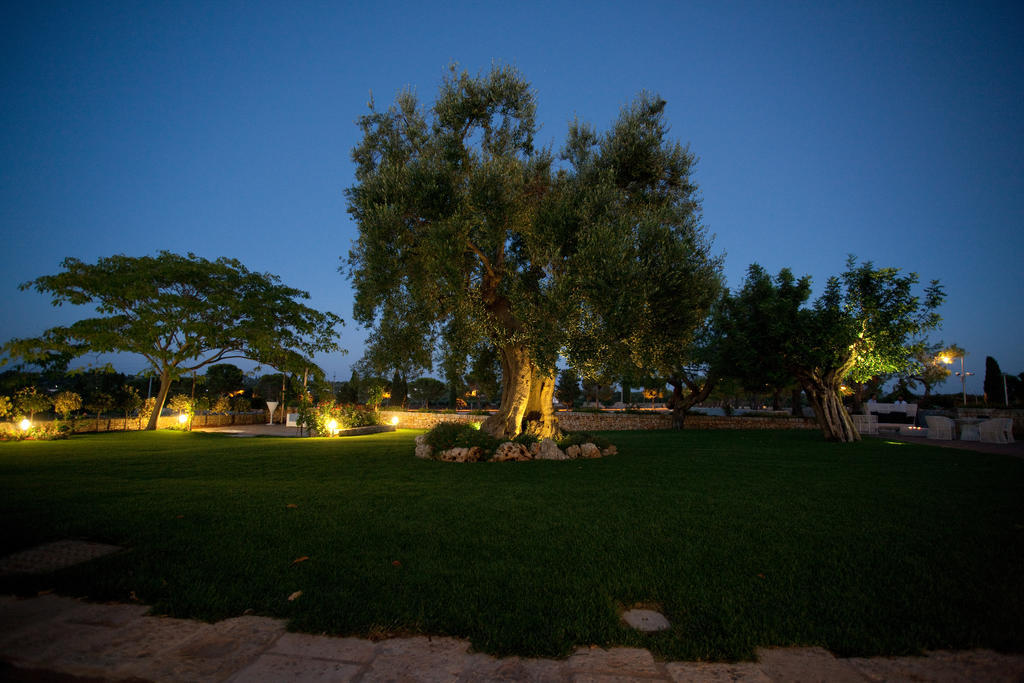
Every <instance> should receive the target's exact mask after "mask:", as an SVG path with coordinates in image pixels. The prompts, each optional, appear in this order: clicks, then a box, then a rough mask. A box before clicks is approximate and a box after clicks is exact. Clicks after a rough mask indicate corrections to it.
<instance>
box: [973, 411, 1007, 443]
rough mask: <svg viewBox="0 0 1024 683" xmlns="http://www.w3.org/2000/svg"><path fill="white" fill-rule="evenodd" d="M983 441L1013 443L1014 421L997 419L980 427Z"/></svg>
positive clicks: (983, 423) (988, 421)
mask: <svg viewBox="0 0 1024 683" xmlns="http://www.w3.org/2000/svg"><path fill="white" fill-rule="evenodd" d="M978 431H979V433H980V437H981V440H982V441H984V442H985V443H1013V420H1012V419H1010V418H1006V417H997V418H994V419H992V420H986V421H985V422H982V423H981V424H979V425H978Z"/></svg>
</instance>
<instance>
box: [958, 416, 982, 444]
mask: <svg viewBox="0 0 1024 683" xmlns="http://www.w3.org/2000/svg"><path fill="white" fill-rule="evenodd" d="M955 421H956V424H957V426H958V427H959V428H960V440H961V441H981V433H980V432H979V431H978V425H980V424H981V423H982V422H984V421H985V420H984V419H983V418H980V417H958V418H957V419H956V420H955ZM954 438H955V437H954Z"/></svg>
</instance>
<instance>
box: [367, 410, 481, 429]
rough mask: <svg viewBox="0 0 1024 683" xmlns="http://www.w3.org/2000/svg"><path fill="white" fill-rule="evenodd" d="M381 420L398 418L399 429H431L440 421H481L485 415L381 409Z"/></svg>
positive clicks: (387, 420) (388, 422)
mask: <svg viewBox="0 0 1024 683" xmlns="http://www.w3.org/2000/svg"><path fill="white" fill-rule="evenodd" d="M380 414H381V422H383V423H385V424H391V418H393V417H397V418H398V427H399V428H401V429H433V428H434V427H436V426H437V425H439V424H441V423H442V422H462V423H465V424H469V423H472V422H483V421H484V420H486V419H487V416H486V415H471V414H470V413H419V412H416V411H409V412H406V411H404V410H382V411H381V413H380Z"/></svg>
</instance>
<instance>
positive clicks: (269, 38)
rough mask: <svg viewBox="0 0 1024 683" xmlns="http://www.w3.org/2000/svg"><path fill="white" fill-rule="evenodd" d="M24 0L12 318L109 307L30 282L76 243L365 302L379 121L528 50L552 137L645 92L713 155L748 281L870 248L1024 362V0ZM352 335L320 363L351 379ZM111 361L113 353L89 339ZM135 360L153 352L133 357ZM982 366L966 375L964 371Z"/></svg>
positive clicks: (712, 185)
mask: <svg viewBox="0 0 1024 683" xmlns="http://www.w3.org/2000/svg"><path fill="white" fill-rule="evenodd" d="M436 5H437V6H436V7H431V6H429V5H428V4H427V3H412V2H410V3H387V2H374V3H365V4H355V3H343V2H338V3H312V2H309V3H307V2H280V3H270V2H227V1H224V2H209V3H192V2H175V3H170V2H168V3H161V2H104V3H99V2H81V1H76V2H69V3H63V2H23V3H5V4H4V6H3V9H0V236H2V238H3V248H2V251H0V254H2V256H0V259H2V261H0V293H2V296H0V321H2V323H3V328H2V331H0V337H2V339H3V340H6V339H8V338H10V337H24V336H35V335H37V334H39V333H41V332H42V331H43V330H44V329H45V328H46V327H49V326H52V325H56V324H66V323H69V322H71V321H73V320H75V319H78V318H80V317H84V316H85V315H87V314H88V311H85V310H79V309H76V308H74V307H70V308H69V307H65V308H61V309H54V308H52V307H50V306H49V302H48V301H47V300H46V299H45V298H44V297H42V296H40V295H37V294H35V293H31V292H19V291H18V289H17V286H18V284H19V283H22V282H24V281H26V280H29V279H31V278H34V277H37V276H39V275H44V274H50V273H56V272H57V271H58V266H59V263H60V261H61V259H63V258H64V257H66V256H75V257H78V258H80V259H83V260H86V261H94V260H95V259H97V258H99V257H101V256H107V255H111V254H114V253H124V254H129V255H142V254H153V253H155V252H157V251H159V250H161V249H167V250H172V251H179V252H188V251H192V252H195V253H197V254H199V255H201V256H205V257H207V258H211V259H213V258H216V257H219V256H231V257H235V258H238V259H239V260H241V261H242V262H243V263H244V264H246V266H247V267H249V268H250V269H252V270H259V271H269V272H272V273H275V274H277V275H280V276H281V278H282V279H283V281H284V282H285V284H288V285H290V286H294V287H299V288H301V289H305V290H308V291H309V292H310V293H311V295H312V300H311V303H312V305H313V306H315V307H317V308H320V309H325V310H331V311H333V312H335V313H337V314H339V315H341V316H342V317H344V318H346V319H349V318H351V315H352V294H351V290H350V286H349V282H348V280H347V279H346V278H345V277H344V276H343V275H342V274H341V273H339V272H338V266H339V265H340V264H341V260H340V259H342V258H343V257H345V256H346V255H347V253H348V249H349V246H350V244H351V241H352V240H353V238H354V236H355V228H354V226H353V225H352V223H351V222H350V220H349V218H348V215H347V214H346V212H345V200H344V195H343V191H344V189H345V188H346V187H348V186H350V185H351V184H352V183H353V182H354V176H353V166H352V163H351V161H350V157H349V155H350V151H351V149H352V147H353V146H354V145H355V144H356V143H357V141H358V138H359V130H358V128H357V126H356V123H355V121H356V119H357V117H359V116H360V115H361V114H362V113H364V112H365V111H366V103H367V101H368V100H369V98H370V96H371V92H372V94H373V97H374V98H375V99H376V102H377V104H378V106H386V105H387V104H388V103H390V102H391V101H392V100H393V98H394V95H395V93H396V92H397V91H398V90H400V89H401V88H403V87H406V86H410V87H412V88H414V89H415V90H416V92H417V93H418V94H419V96H420V98H421V100H424V101H427V102H430V101H432V100H433V98H434V96H435V95H436V93H437V88H438V85H439V83H440V81H441V79H442V77H443V76H444V74H445V73H446V70H447V68H448V65H449V64H450V63H452V62H458V63H459V65H460V66H461V67H463V68H465V69H467V70H469V71H470V72H471V73H477V72H481V71H486V70H488V69H489V68H490V66H491V65H492V63H498V64H509V65H513V66H515V67H517V68H518V69H519V70H520V71H521V72H522V73H523V75H524V76H525V77H526V78H527V80H529V81H530V82H531V83H532V84H533V87H534V88H535V89H536V92H537V100H538V116H539V120H540V121H541V122H542V126H543V127H542V129H541V132H540V135H539V136H538V142H539V143H541V144H551V145H553V146H554V148H555V149H558V148H559V147H560V146H561V144H562V142H563V140H564V136H565V132H566V127H567V124H568V123H569V121H571V120H572V119H573V118H574V117H576V116H579V117H580V118H581V119H585V120H587V121H589V122H591V123H592V124H594V125H596V126H597V127H598V128H599V129H601V130H604V129H606V128H607V127H608V126H609V124H610V123H611V122H612V121H613V120H614V118H615V117H616V115H617V113H618V111H619V109H620V108H621V107H622V106H623V105H625V104H627V103H628V102H629V101H631V100H632V99H633V97H634V96H635V95H636V94H637V93H639V92H640V91H641V90H647V91H651V92H655V93H658V94H660V95H661V97H663V98H664V99H665V100H667V102H668V107H667V116H668V119H669V121H670V122H671V125H672V134H673V136H675V137H676V138H678V139H680V140H681V141H683V142H684V143H689V145H690V148H691V150H692V151H693V152H694V153H695V154H696V155H697V156H698V157H700V163H699V165H698V168H697V173H696V180H697V182H698V183H699V185H700V186H701V189H702V192H703V197H704V220H705V222H706V224H707V225H708V226H709V228H710V230H711V232H713V233H714V234H715V235H716V239H715V247H716V250H717V251H719V252H725V253H726V269H725V271H726V276H727V279H728V284H729V285H730V286H732V287H738V286H739V285H740V283H741V282H742V279H743V276H744V273H745V271H746V268H747V266H748V265H749V264H750V263H751V262H754V261H756V262H758V263H760V264H762V265H763V266H764V267H766V268H767V269H768V270H769V271H770V272H773V273H774V272H777V271H778V270H779V269H780V268H783V267H789V268H791V269H792V270H793V271H794V273H796V274H797V275H803V274H810V275H812V276H813V279H814V283H815V285H816V293H817V292H818V291H820V288H821V286H822V285H823V284H824V282H825V279H826V278H827V277H828V276H829V275H833V274H838V273H839V272H841V271H842V269H843V267H844V264H845V260H846V257H847V255H848V254H854V255H856V256H857V257H859V258H860V259H861V260H871V261H873V262H875V264H876V265H879V266H895V267H899V268H902V269H905V270H909V271H915V272H918V273H919V274H920V275H921V278H922V280H923V281H927V280H930V279H933V278H938V279H940V280H941V281H942V282H943V284H944V285H945V287H946V289H947V291H948V299H947V302H946V304H945V305H944V307H943V309H942V310H941V313H942V315H943V317H944V324H943V328H942V330H941V331H940V332H938V333H936V334H934V335H933V339H935V340H939V339H941V340H944V341H946V342H947V343H950V342H951V343H957V344H958V345H960V346H962V347H964V348H965V349H967V351H968V352H969V355H968V357H967V363H968V369H969V370H974V371H976V372H977V373H978V374H977V376H976V377H975V378H973V380H972V383H971V384H969V387H968V388H969V390H972V391H978V392H980V390H981V378H982V376H983V374H984V358H985V356H987V355H991V356H993V357H995V358H996V359H997V360H998V361H999V363H1000V365H1001V367H1002V369H1003V370H1004V371H1007V372H1012V373H1015V374H1016V373H1018V372H1021V371H1024V348H1022V344H1021V339H1022V332H1024V322H1022V320H1024V316H1022V312H1024V310H1022V309H1024V305H1022V297H1021V294H1022V290H1024V287H1022V284H1024V280H1022V275H1021V273H1022V269H1021V262H1022V256H1024V248H1022V247H1024V231H1022V228H1024V171H1022V169H1024V9H1022V8H1024V5H1022V4H1021V3H1020V2H1006V3H982V2H963V3H949V2H922V3H915V2H878V3H872V2H846V3H821V2H806V3H804V2H774V3H772V2H742V3H731V2H708V3H696V2H639V3H631V4H630V6H629V7H627V6H626V3H598V2H588V3H582V2H543V3H533V2H529V3H527V2H503V3H497V2H495V3H483V2H463V3H458V2H445V3H436ZM364 338H365V332H364V331H362V330H359V329H357V328H356V327H355V326H354V324H352V323H349V325H348V326H346V327H345V328H344V329H343V331H342V345H343V346H344V347H346V348H347V349H348V350H349V353H348V355H345V356H342V355H332V356H327V357H321V358H319V361H320V362H321V364H322V366H323V367H324V368H325V369H326V370H327V375H328V377H329V378H330V377H332V376H336V377H337V378H338V379H345V378H347V377H348V375H349V372H350V365H351V363H353V362H354V361H356V360H358V358H359V356H360V355H361V353H362V343H363V339H364ZM85 360H86V362H89V361H91V360H95V359H90V358H88V357H87V358H86V359H85ZM115 365H116V366H117V367H118V369H120V370H122V371H126V372H137V371H140V370H142V368H143V361H142V360H141V359H136V358H132V357H122V358H120V359H119V360H117V361H115ZM958 385H959V383H958V382H956V384H955V385H954V382H948V383H947V384H946V385H945V387H944V388H943V390H944V391H955V390H956V389H958V388H959V386H958Z"/></svg>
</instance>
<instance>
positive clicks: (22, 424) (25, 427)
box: [18, 417, 32, 432]
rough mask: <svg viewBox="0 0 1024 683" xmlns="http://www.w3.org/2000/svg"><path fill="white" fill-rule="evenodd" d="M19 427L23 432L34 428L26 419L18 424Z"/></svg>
mask: <svg viewBox="0 0 1024 683" xmlns="http://www.w3.org/2000/svg"><path fill="white" fill-rule="evenodd" d="M18 426H19V427H21V431H23V432H27V431H28V430H29V429H30V428H31V427H32V423H31V422H30V421H29V419H28V418H27V417H26V418H25V419H24V420H22V421H21V422H19V423H18Z"/></svg>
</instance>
